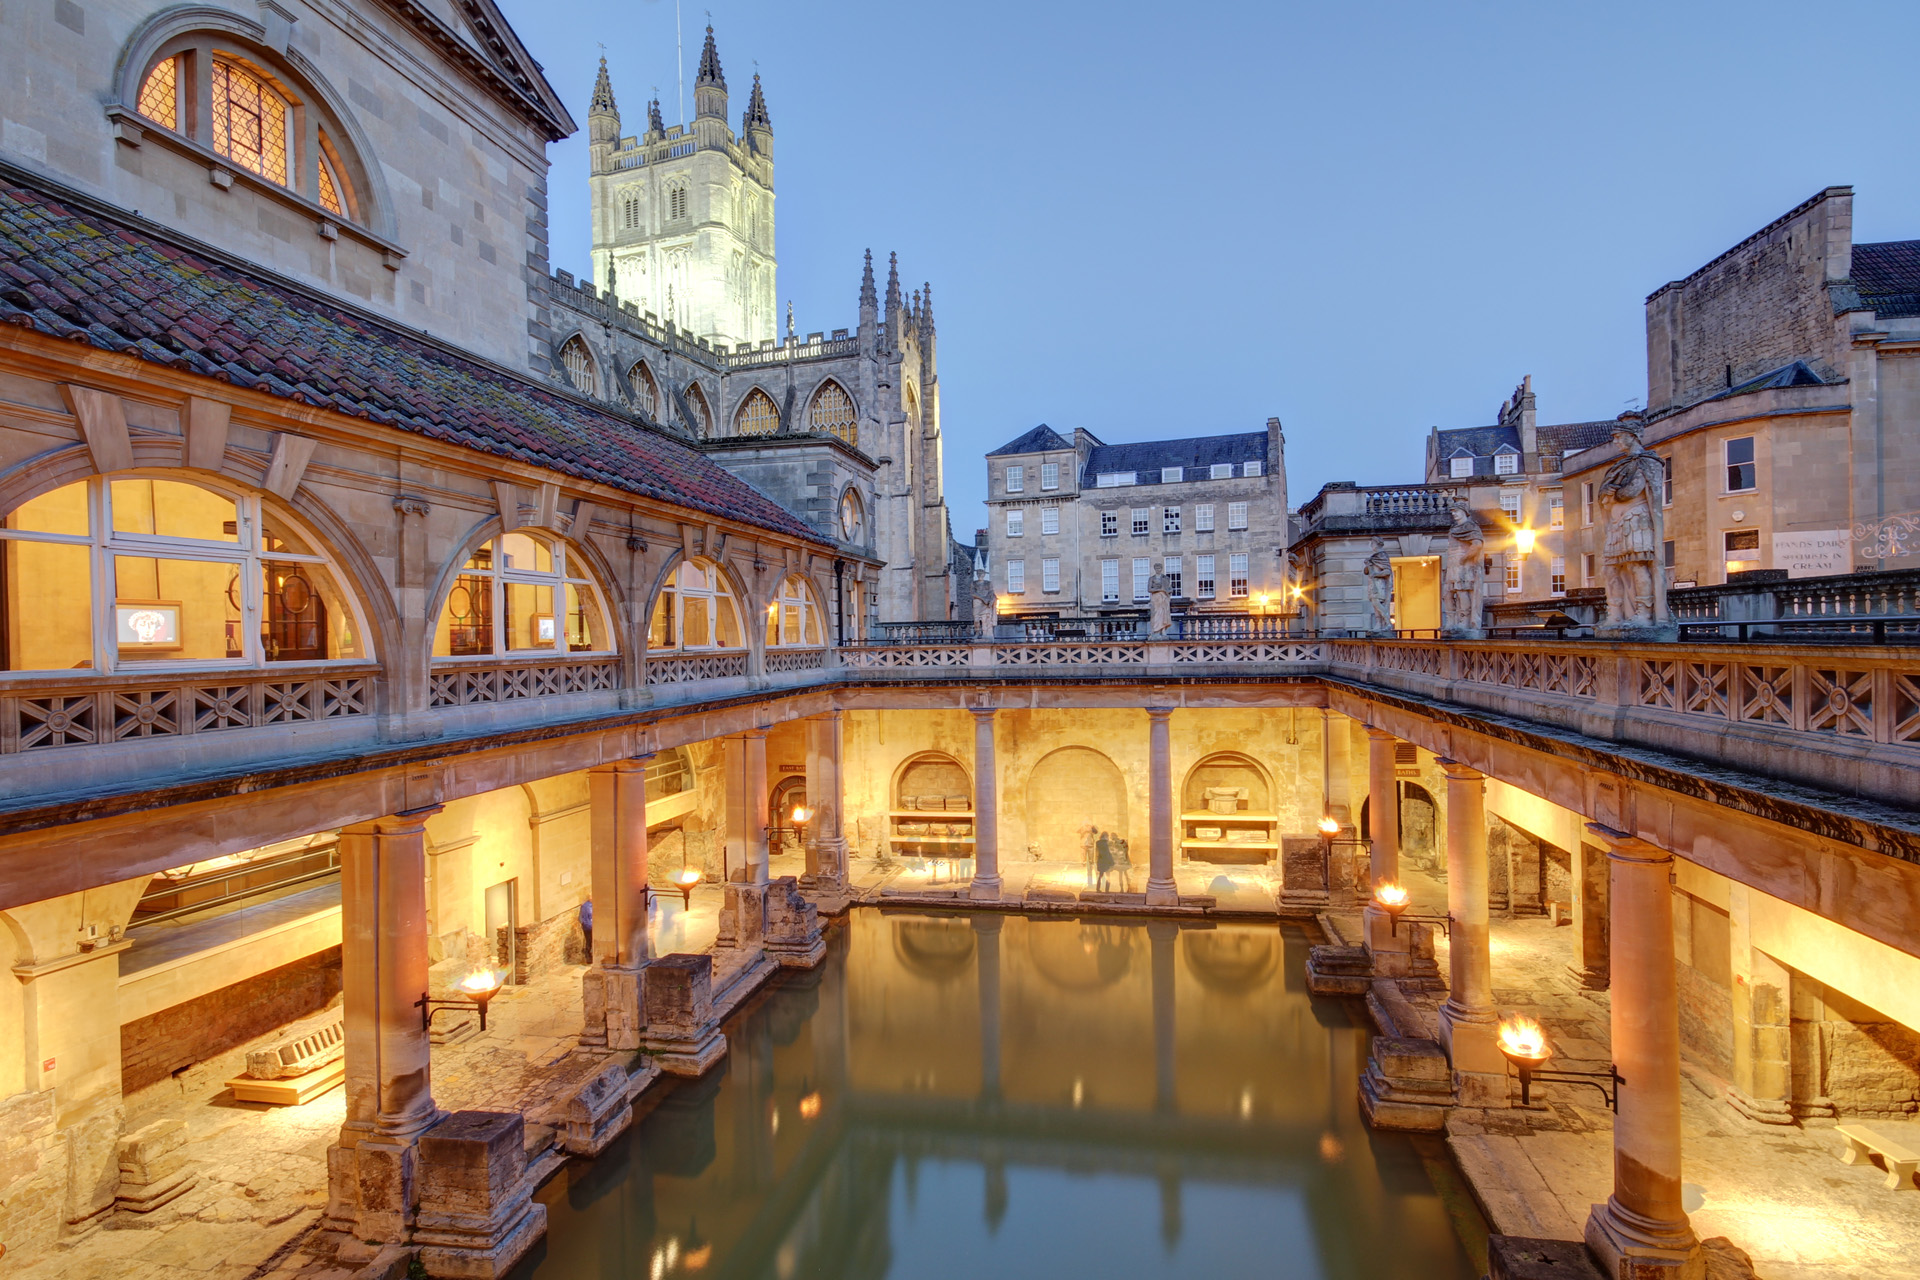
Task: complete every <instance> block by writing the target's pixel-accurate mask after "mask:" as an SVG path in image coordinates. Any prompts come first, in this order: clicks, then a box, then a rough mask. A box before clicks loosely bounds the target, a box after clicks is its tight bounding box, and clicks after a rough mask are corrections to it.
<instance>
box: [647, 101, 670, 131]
mask: <svg viewBox="0 0 1920 1280" xmlns="http://www.w3.org/2000/svg"><path fill="white" fill-rule="evenodd" d="M666 131H667V124H666V121H664V120H662V119H661V118H660V99H658V98H655V99H654V100H653V101H652V102H649V103H648V104H647V132H648V133H658V134H664V133H666Z"/></svg>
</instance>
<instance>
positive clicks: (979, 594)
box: [973, 574, 1000, 640]
mask: <svg viewBox="0 0 1920 1280" xmlns="http://www.w3.org/2000/svg"><path fill="white" fill-rule="evenodd" d="M999 618H1000V607H999V604H998V602H997V601H996V600H995V599H994V594H993V583H992V582H991V581H990V580H988V578H987V577H986V575H985V574H976V575H975V576H974V579H973V631H974V634H975V635H977V636H979V637H981V638H982V639H986V640H991V639H992V638H993V627H994V624H995V623H996V622H997V621H999Z"/></svg>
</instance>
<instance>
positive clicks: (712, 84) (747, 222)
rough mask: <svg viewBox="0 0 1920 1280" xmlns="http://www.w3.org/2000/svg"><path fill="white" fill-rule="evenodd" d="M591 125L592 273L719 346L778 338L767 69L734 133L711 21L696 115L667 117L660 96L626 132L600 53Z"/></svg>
mask: <svg viewBox="0 0 1920 1280" xmlns="http://www.w3.org/2000/svg"><path fill="white" fill-rule="evenodd" d="M587 128H588V138H589V142H590V144H591V153H592V162H591V163H592V170H591V172H592V177H591V185H592V193H593V274H594V280H595V283H596V284H597V285H598V286H599V287H600V288H601V289H603V290H609V291H611V292H613V293H615V294H616V295H617V296H618V297H619V298H620V299H621V300H622V301H623V302H631V303H633V304H635V305H636V306H637V307H638V308H639V310H640V311H641V312H643V313H645V312H651V313H652V314H653V315H655V316H657V317H659V318H660V319H661V320H662V321H671V322H672V323H673V324H674V326H675V327H676V328H679V329H681V330H683V331H685V332H687V333H690V334H692V335H693V336H695V337H697V338H704V339H706V340H708V341H709V342H711V343H713V344H715V345H716V346H726V347H733V346H737V345H738V344H740V343H743V342H744V343H753V344H756V345H757V344H759V343H761V342H766V341H770V340H772V339H773V338H774V336H775V325H776V307H775V302H774V299H775V296H776V295H775V292H774V267H775V261H774V251H773V122H772V120H771V119H770V118H769V117H768V115H767V101H766V98H765V97H764V96H763V95H762V93H761V91H760V77H759V76H758V75H755V76H754V78H753V92H752V95H751V96H750V97H749V98H748V100H747V109H746V111H745V112H744V113H742V117H741V122H740V133H739V134H738V135H736V134H735V133H734V132H733V130H732V129H731V128H730V127H729V126H728V124H727V81H726V76H725V75H724V74H723V73H722V72H721V69H720V54H719V51H718V50H717V49H715V47H714V43H713V28H712V27H708V28H707V41H706V46H705V48H704V49H702V51H701V54H700V72H699V76H698V78H697V79H696V80H695V81H694V119H693V123H692V124H691V125H674V126H673V127H672V128H668V127H667V126H666V125H665V123H664V122H663V121H662V120H661V117H660V102H659V99H657V98H656V99H654V100H653V101H652V102H650V103H648V104H647V128H646V132H645V133H643V134H641V135H640V136H639V137H637V138H636V137H631V136H629V137H623V136H621V133H620V109H619V107H618V106H617V105H616V104H615V102H614V96H613V85H612V83H611V81H610V80H609V79H608V75H607V64H606V60H605V59H604V58H603V59H601V61H600V76H599V79H598V80H597V81H596V82H595V83H594V87H593V103H592V106H591V107H590V108H589V111H588V115H587Z"/></svg>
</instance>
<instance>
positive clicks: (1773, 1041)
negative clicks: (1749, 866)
mask: <svg viewBox="0 0 1920 1280" xmlns="http://www.w3.org/2000/svg"><path fill="white" fill-rule="evenodd" d="M1754 892H1755V891H1754V890H1753V889H1750V888H1748V887H1747V886H1746V885H1744V884H1741V883H1740V882H1739V881H1737V880H1736V881H1729V882H1728V885H1727V908H1728V910H1727V915H1728V917H1729V923H1730V925H1731V929H1730V934H1731V937H1730V939H1729V941H1730V943H1731V953H1732V957H1733V1087H1732V1088H1731V1089H1729V1090H1728V1091H1727V1101H1728V1102H1730V1103H1732V1104H1733V1108H1734V1110H1736V1111H1738V1112H1741V1113H1742V1114H1743V1115H1746V1116H1747V1117H1749V1118H1750V1119H1754V1120H1758V1121H1760V1122H1761V1123H1763V1124H1792V1123H1793V1047H1792V1040H1793V974H1792V972H1791V971H1790V970H1788V968H1787V967H1786V966H1785V965H1783V964H1781V963H1780V962H1779V961H1778V960H1776V959H1774V958H1773V957H1772V956H1770V955H1768V954H1767V953H1766V952H1764V951H1762V950H1760V949H1759V948H1757V947H1755V946H1754V945H1753V908H1752V900H1753V895H1754Z"/></svg>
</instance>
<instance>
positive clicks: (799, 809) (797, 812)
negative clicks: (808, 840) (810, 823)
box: [793, 804, 813, 826]
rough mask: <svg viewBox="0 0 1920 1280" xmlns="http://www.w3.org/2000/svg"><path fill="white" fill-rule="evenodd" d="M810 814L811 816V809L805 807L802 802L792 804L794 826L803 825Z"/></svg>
mask: <svg viewBox="0 0 1920 1280" xmlns="http://www.w3.org/2000/svg"><path fill="white" fill-rule="evenodd" d="M812 816H813V810H811V809H809V808H807V806H805V805H803V804H797V805H795V806H793V821H794V825H796V826H800V825H804V824H805V823H806V821H807V819H809V818H811V817H812Z"/></svg>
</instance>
